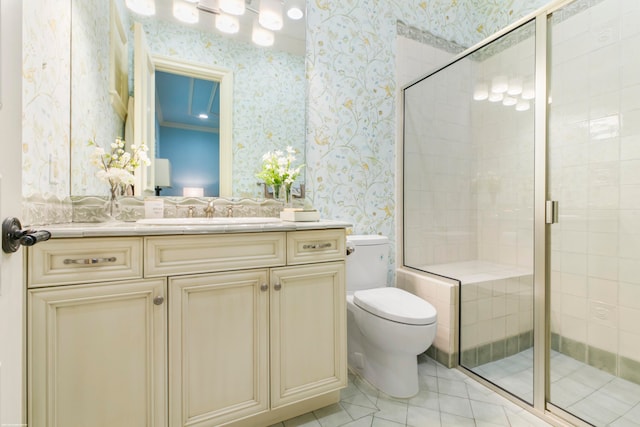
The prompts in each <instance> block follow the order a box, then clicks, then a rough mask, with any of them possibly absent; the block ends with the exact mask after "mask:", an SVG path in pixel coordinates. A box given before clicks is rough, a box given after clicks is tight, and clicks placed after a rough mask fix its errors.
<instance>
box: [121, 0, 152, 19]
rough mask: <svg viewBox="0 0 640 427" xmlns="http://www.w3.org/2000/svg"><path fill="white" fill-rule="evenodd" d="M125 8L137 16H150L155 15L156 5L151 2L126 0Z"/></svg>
mask: <svg viewBox="0 0 640 427" xmlns="http://www.w3.org/2000/svg"><path fill="white" fill-rule="evenodd" d="M126 5H127V8H129V10H131V11H132V12H134V13H137V14H139V15H145V16H150V15H154V14H155V13H156V4H155V3H154V1H153V0H127V1H126Z"/></svg>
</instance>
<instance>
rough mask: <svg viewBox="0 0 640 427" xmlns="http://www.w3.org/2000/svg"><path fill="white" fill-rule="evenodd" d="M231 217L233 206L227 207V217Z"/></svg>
mask: <svg viewBox="0 0 640 427" xmlns="http://www.w3.org/2000/svg"><path fill="white" fill-rule="evenodd" d="M232 216H233V205H227V217H229V218H231V217H232Z"/></svg>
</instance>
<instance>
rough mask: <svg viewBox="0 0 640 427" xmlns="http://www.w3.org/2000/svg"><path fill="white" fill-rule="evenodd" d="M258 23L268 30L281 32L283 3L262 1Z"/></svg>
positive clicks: (275, 0)
mask: <svg viewBox="0 0 640 427" xmlns="http://www.w3.org/2000/svg"><path fill="white" fill-rule="evenodd" d="M258 21H259V22H260V25H262V26H263V27H264V28H266V29H268V30H273V31H278V30H280V29H281V28H282V3H281V2H280V0H260V11H259V14H258Z"/></svg>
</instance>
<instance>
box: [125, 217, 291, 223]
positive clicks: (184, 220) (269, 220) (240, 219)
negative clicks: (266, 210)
mask: <svg viewBox="0 0 640 427" xmlns="http://www.w3.org/2000/svg"><path fill="white" fill-rule="evenodd" d="M136 222H137V223H138V224H145V225H242V224H269V223H276V222H280V219H279V218H273V217H235V218H233V217H232V218H227V217H216V218H146V219H139V220H138V221H136Z"/></svg>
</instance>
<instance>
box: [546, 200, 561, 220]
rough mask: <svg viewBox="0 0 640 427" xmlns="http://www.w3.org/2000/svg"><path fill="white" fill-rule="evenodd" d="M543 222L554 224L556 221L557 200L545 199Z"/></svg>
mask: <svg viewBox="0 0 640 427" xmlns="http://www.w3.org/2000/svg"><path fill="white" fill-rule="evenodd" d="M545 222H546V223H547V224H555V223H557V222H558V202H557V201H555V200H547V208H546V213H545Z"/></svg>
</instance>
